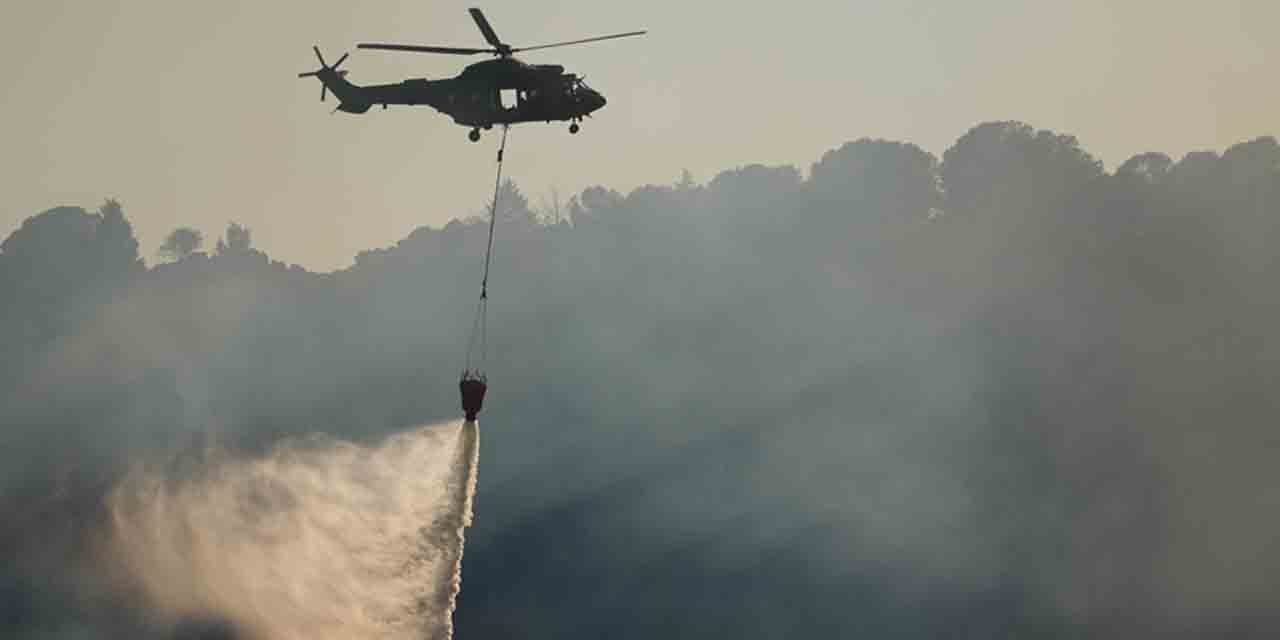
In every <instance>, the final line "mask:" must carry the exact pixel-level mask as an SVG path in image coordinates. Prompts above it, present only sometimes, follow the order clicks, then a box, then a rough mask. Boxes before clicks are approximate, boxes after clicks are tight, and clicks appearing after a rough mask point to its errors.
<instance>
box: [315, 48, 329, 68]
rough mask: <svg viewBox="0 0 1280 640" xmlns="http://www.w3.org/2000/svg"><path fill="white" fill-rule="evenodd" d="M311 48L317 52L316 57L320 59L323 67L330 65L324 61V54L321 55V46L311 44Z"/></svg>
mask: <svg viewBox="0 0 1280 640" xmlns="http://www.w3.org/2000/svg"><path fill="white" fill-rule="evenodd" d="M311 49H312V50H313V51H315V52H316V57H317V58H319V59H320V66H322V67H327V66H329V65H327V64H325V63H324V56H322V55H320V47H317V46H316V45H311Z"/></svg>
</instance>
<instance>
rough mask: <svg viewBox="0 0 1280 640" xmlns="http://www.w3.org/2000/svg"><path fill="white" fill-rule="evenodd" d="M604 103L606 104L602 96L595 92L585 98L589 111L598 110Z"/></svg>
mask: <svg viewBox="0 0 1280 640" xmlns="http://www.w3.org/2000/svg"><path fill="white" fill-rule="evenodd" d="M606 102H608V100H605V99H604V96H602V95H600V93H599V92H596V91H592V92H591V95H590V96H587V105H588V106H589V107H590V108H591V111H595V110H597V109H600V108H601V107H603V106H604V105H605V103H606Z"/></svg>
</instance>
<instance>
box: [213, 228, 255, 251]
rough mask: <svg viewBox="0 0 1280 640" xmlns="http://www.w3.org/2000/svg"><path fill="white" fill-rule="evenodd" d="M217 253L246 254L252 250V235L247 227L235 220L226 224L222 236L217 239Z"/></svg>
mask: <svg viewBox="0 0 1280 640" xmlns="http://www.w3.org/2000/svg"><path fill="white" fill-rule="evenodd" d="M217 250H218V255H228V254H240V255H243V254H246V253H249V252H250V251H253V236H252V235H251V234H250V232H249V228H248V227H246V226H243V225H240V224H237V223H235V222H232V223H231V224H228V225H227V231H226V234H225V235H224V237H223V238H219V239H218V247H217Z"/></svg>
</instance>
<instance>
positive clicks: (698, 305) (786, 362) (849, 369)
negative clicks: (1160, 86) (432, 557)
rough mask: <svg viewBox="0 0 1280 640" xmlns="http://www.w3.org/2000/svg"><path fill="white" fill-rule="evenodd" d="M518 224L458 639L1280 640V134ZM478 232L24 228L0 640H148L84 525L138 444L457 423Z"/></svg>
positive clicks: (502, 288) (850, 149)
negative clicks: (332, 269)
mask: <svg viewBox="0 0 1280 640" xmlns="http://www.w3.org/2000/svg"><path fill="white" fill-rule="evenodd" d="M673 173H674V172H673ZM231 186H233V185H228V187H231ZM500 203H501V206H500V207H499V215H500V218H499V220H498V222H497V237H496V247H495V258H494V265H493V273H494V275H493V278H492V280H491V285H490V293H491V302H490V324H489V335H490V349H489V354H488V360H487V366H486V369H487V371H488V373H489V377H490V380H491V385H492V386H491V391H490V398H489V400H488V404H487V406H486V408H485V412H484V413H483V414H482V416H481V420H482V421H483V422H484V424H485V428H486V434H487V435H486V437H487V441H486V444H485V448H484V449H482V455H483V458H482V462H481V469H482V471H481V474H480V478H481V483H480V493H479V496H478V501H477V505H476V510H477V522H476V527H475V529H474V532H473V534H472V536H471V538H470V541H469V545H468V548H467V555H466V561H465V563H464V582H463V584H464V587H463V591H462V595H461V601H460V610H459V614H458V615H459V618H458V627H459V631H458V633H459V636H460V637H463V638H469V639H485V638H507V637H512V636H521V637H562V638H578V637H581V638H598V637H610V638H658V637H739V638H778V637H788V638H802V637H855V636H858V637H863V636H865V637H886V638H887V637H895V638H896V637H903V638H905V637H920V638H935V637H942V636H945V637H975V638H979V637H981V638H987V637H1013V636H1018V637H1032V636H1034V637H1042V636H1048V637H1082V636H1095V637H1119V636H1121V635H1132V634H1134V633H1137V634H1142V635H1146V634H1154V635H1161V636H1162V637H1181V635H1179V634H1182V635H1185V637H1206V636H1223V635H1227V634H1229V633H1236V634H1240V635H1239V637H1267V636H1272V635H1275V634H1280V618H1277V617H1276V614H1275V611H1277V610H1280V601H1278V600H1277V595H1276V590H1275V589H1274V585H1275V581H1274V576H1275V574H1276V571H1277V570H1280V549H1277V547H1276V546H1275V544H1274V541H1275V539H1276V537H1277V535H1280V522H1278V521H1277V520H1278V519H1280V516H1278V515H1277V513H1280V512H1277V510H1276V504H1277V501H1280V471H1277V470H1276V469H1277V468H1278V466H1277V465H1276V464H1275V461H1276V453H1277V445H1276V443H1277V431H1276V423H1277V419H1276V417H1277V416H1280V396H1277V394H1276V392H1275V391H1276V389H1277V388H1278V386H1277V384H1278V383H1280V332H1278V330H1277V327H1280V288H1277V286H1276V283H1277V282H1280V260H1278V259H1277V256H1278V255H1280V144H1277V141H1276V139H1275V138H1273V137H1261V138H1258V139H1256V140H1253V141H1249V142H1243V143H1241V144H1238V145H1235V146H1233V147H1231V148H1229V149H1227V150H1225V151H1223V152H1221V153H1217V152H1208V151H1206V152H1197V153H1191V154H1188V155H1186V156H1185V157H1183V158H1181V159H1172V158H1170V157H1168V156H1167V155H1164V154H1161V153H1145V154H1141V155H1138V156H1135V157H1133V158H1131V159H1129V160H1128V161H1126V162H1124V163H1123V164H1121V165H1120V166H1119V167H1117V168H1115V169H1114V170H1113V171H1106V170H1104V168H1103V166H1102V164H1101V163H1100V162H1099V161H1098V160H1096V159H1095V158H1093V157H1092V156H1091V155H1090V154H1089V153H1088V152H1087V151H1086V150H1085V149H1082V148H1081V147H1080V146H1079V144H1078V143H1077V141H1076V140H1075V138H1073V137H1071V136H1066V135H1060V134H1056V133H1053V132H1048V131H1038V130H1036V129H1034V128H1032V127H1030V126H1028V125H1025V124H1022V123H1017V122H993V123H985V124H981V125H979V126H977V127H974V128H973V129H971V130H970V131H968V132H967V133H965V134H964V135H963V136H962V137H961V138H960V139H959V140H957V141H956V143H955V144H954V145H953V146H952V147H951V148H950V149H948V150H947V151H946V152H945V153H944V154H943V156H942V157H941V159H939V158H936V157H935V156H933V155H931V154H929V153H927V152H925V151H923V150H921V149H920V148H918V147H916V146H914V145H911V144H903V143H897V142H889V141H882V140H859V141H856V142H852V143H848V144H844V145H843V146H840V147H839V148H836V149H834V150H832V151H830V152H828V153H826V154H825V155H824V156H823V157H822V158H821V159H819V160H818V161H817V162H815V163H814V164H813V166H812V167H810V168H809V170H808V171H807V173H806V172H804V171H802V170H801V169H799V168H796V167H791V166H762V165H750V166H744V167H739V168H736V169H731V170H727V171H725V172H723V173H720V174H719V175H716V176H715V177H713V178H711V179H710V180H708V181H707V182H705V183H700V182H696V181H694V180H692V179H691V178H690V177H689V176H687V175H686V176H685V177H684V178H682V179H681V180H680V181H679V182H677V183H675V184H672V185H650V186H645V187H641V188H638V189H636V190H634V191H632V192H631V193H628V194H622V193H618V192H616V191H613V190H610V189H608V188H605V187H593V188H590V189H587V190H585V191H583V192H582V193H580V194H577V195H576V196H574V197H572V198H571V199H570V200H569V201H568V202H567V203H564V204H563V206H560V205H559V204H556V205H554V206H551V207H540V208H538V209H537V210H534V208H532V207H531V206H530V204H529V202H528V200H527V199H526V198H525V197H524V196H523V195H521V193H520V191H519V189H518V188H517V187H516V186H515V185H514V184H512V183H507V184H506V185H504V188H503V196H502V197H501V199H500ZM124 204H125V205H126V206H127V203H124ZM363 215H377V212H374V211H367V212H363ZM486 225H487V223H486V222H485V221H484V220H482V219H480V218H469V219H464V220H457V221H454V222H451V223H449V224H448V225H445V226H444V227H443V228H440V229H434V228H428V227H423V228H420V229H418V230H416V231H414V232H413V233H411V234H410V235H409V236H408V237H406V238H405V239H404V240H402V241H400V242H399V243H398V244H396V245H395V246H393V247H389V248H384V249H375V250H370V251H367V252H364V253H361V254H360V255H359V256H357V257H356V260H355V264H354V265H353V266H352V267H350V268H348V269H346V270H343V271H339V272H336V273H328V274H317V273H311V272H308V271H306V270H304V269H301V268H299V267H296V266H287V265H284V264H281V263H279V262H273V261H271V260H270V258H269V257H268V255H267V254H266V253H264V250H266V249H268V248H255V247H253V245H252V241H251V235H250V230H248V229H245V228H243V227H240V226H238V225H231V226H230V227H229V228H228V230H227V232H226V233H225V235H224V236H223V237H221V238H220V239H219V240H218V242H217V246H216V247H214V248H212V249H211V250H209V251H208V252H205V251H202V250H201V248H202V237H201V236H200V234H199V233H198V232H196V231H194V230H179V231H180V232H175V234H173V235H171V236H170V238H169V239H168V241H167V242H166V244H165V246H164V247H163V253H164V258H163V259H161V260H159V261H157V262H156V263H155V264H154V265H152V266H147V265H146V264H144V260H143V255H144V253H147V254H148V255H150V248H147V251H145V252H144V251H143V250H142V249H140V248H139V247H138V244H137V242H136V240H135V239H134V236H133V233H132V229H131V227H130V224H129V222H128V220H127V218H126V216H125V211H124V209H122V205H121V204H120V203H117V202H114V201H108V202H107V203H106V204H104V205H103V206H102V207H101V208H100V209H99V210H97V211H92V212H91V211H86V210H84V209H80V208H75V207H60V208H56V209H51V210H49V211H46V212H44V213H41V214H39V215H35V216H33V217H31V218H30V219H28V220H27V221H26V222H25V223H24V224H23V225H22V226H21V228H19V229H17V230H16V231H14V232H13V233H12V234H11V235H9V237H8V238H7V239H5V240H4V242H3V244H2V245H0V352H2V353H3V354H4V355H3V358H2V359H0V442H2V443H3V444H2V445H0V554H4V557H3V562H0V567H3V569H0V636H4V637H18V638H25V637H36V636H35V634H36V632H37V631H41V630H53V631H56V632H67V633H70V631H69V630H72V629H79V628H91V629H98V630H103V629H107V630H110V631H109V632H104V635H106V636H108V637H111V636H109V634H110V633H116V634H120V635H121V637H124V636H127V635H130V634H143V633H144V632H143V631H140V629H142V627H139V626H137V625H139V624H141V623H139V622H137V621H138V620H142V619H144V618H145V615H144V613H145V612H144V611H143V608H144V605H142V604H140V603H137V602H133V601H131V600H129V599H128V597H127V596H123V595H120V594H119V593H116V592H107V591H105V589H106V587H104V586H103V585H104V581H103V580H102V579H100V576H99V575H98V569H97V565H96V563H95V560H94V558H92V557H91V553H90V552H89V551H86V549H90V548H91V546H87V545H86V544H85V541H86V540H92V538H93V535H94V534H93V532H94V531H95V527H96V526H97V523H99V522H100V520H99V519H100V518H101V517H102V513H101V512H100V509H99V506H100V498H101V495H102V493H103V492H104V491H106V490H107V489H108V488H109V487H110V486H112V484H113V483H114V482H115V479H116V478H117V477H118V475H119V474H120V473H121V472H122V471H123V470H124V469H126V468H127V466H128V465H129V464H130V463H132V462H136V461H138V460H156V459H168V458H170V457H173V456H177V457H179V458H180V457H181V455H185V454H184V453H182V452H186V451H190V450H192V447H193V444H201V445H203V444H206V443H209V442H215V443H217V445H218V446H219V447H225V448H227V449H229V450H231V451H235V452H240V453H239V454H241V455H252V452H254V451H261V450H262V449H263V448H264V447H269V446H271V445H272V444H273V443H276V442H279V441H280V440H281V439H283V438H286V437H288V436H302V435H304V434H307V433H311V432H323V433H327V434H332V435H335V436H338V437H343V438H352V439H357V440H370V439H373V438H376V437H378V436H380V435H384V434H387V433H390V432H394V431H397V430H401V429H404V428H406V427H408V426H410V425H415V424H421V423H427V422H432V421H440V420H446V419H455V418H457V417H458V416H459V415H460V411H459V407H458V406H457V405H458V398H457V391H456V380H457V375H458V374H459V372H460V369H461V367H462V357H463V350H464V348H465V346H466V345H465V343H466V339H467V335H468V331H469V329H470V326H471V322H472V313H473V309H474V305H475V302H476V298H477V295H478V292H479V281H480V269H481V263H482V260H483V251H484V244H485V233H486V230H487V226H486ZM175 464H176V463H175ZM175 468H176V467H175ZM175 473H176V472H175ZM42 632H43V631H42ZM41 637H46V636H41ZM130 637H137V636H130Z"/></svg>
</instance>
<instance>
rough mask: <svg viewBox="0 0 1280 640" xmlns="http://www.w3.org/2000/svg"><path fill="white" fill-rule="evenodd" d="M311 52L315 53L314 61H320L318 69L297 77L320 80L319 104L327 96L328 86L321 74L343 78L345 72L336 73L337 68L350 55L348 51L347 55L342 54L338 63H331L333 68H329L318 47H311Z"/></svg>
mask: <svg viewBox="0 0 1280 640" xmlns="http://www.w3.org/2000/svg"><path fill="white" fill-rule="evenodd" d="M311 50H312V51H315V52H316V59H318V60H319V61H320V68H319V69H316V70H315V71H307V72H306V73H299V74H298V77H299V78H319V79H320V102H324V99H325V97H327V96H328V95H329V85H328V84H327V83H325V79H324V76H323V75H322V74H324V73H326V72H330V73H336V74H337V76H338V77H345V76H346V75H347V72H346V71H338V67H340V66H342V63H343V62H345V61H346V59H347V56H349V55H351V52H350V51H348V52H347V53H344V54H342V57H341V58H338V61H337V62H335V63H333V66H329V64H328V63H326V62H325V61H324V56H323V55H321V54H320V47H317V46H314V45H312V47H311Z"/></svg>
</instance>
